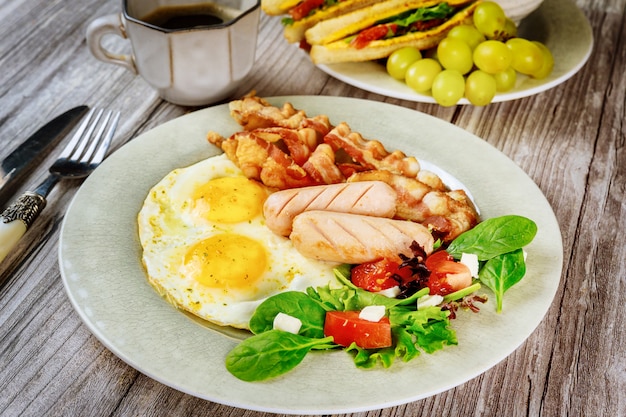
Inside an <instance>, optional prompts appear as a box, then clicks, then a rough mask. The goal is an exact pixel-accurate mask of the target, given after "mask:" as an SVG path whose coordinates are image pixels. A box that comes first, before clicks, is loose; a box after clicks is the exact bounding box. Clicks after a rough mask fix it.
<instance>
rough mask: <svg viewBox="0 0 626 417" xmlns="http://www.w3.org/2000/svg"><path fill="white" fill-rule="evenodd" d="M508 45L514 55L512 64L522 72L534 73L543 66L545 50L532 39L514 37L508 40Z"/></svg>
mask: <svg viewBox="0 0 626 417" xmlns="http://www.w3.org/2000/svg"><path fill="white" fill-rule="evenodd" d="M506 46H507V48H509V50H510V51H511V53H512V55H513V61H512V62H511V66H512V67H513V68H514V69H515V71H517V72H519V73H521V74H526V75H530V74H534V73H536V72H538V71H539V70H540V69H541V67H542V66H543V52H541V49H540V48H539V47H538V46H537V45H535V44H534V43H532V42H531V41H529V40H527V39H523V38H513V39H509V40H508V41H506Z"/></svg>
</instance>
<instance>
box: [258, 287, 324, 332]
mask: <svg viewBox="0 0 626 417" xmlns="http://www.w3.org/2000/svg"><path fill="white" fill-rule="evenodd" d="M278 313H284V314H288V315H290V316H292V317H296V318H298V319H300V321H301V322H302V328H301V329H300V332H299V334H300V335H302V336H306V337H313V338H315V337H319V338H321V337H324V318H325V317H326V310H325V309H324V307H322V306H321V305H320V304H319V303H318V302H316V301H315V300H314V299H312V298H311V297H309V296H308V295H306V294H305V293H303V292H300V291H287V292H284V293H279V294H276V295H273V296H271V297H269V298H268V299H267V300H265V301H263V302H262V303H261V304H260V305H259V306H258V307H257V309H256V311H255V312H254V314H253V315H252V318H251V319H250V331H252V333H254V334H260V333H263V332H266V331H268V330H272V329H273V327H274V318H275V317H276V315H277V314H278Z"/></svg>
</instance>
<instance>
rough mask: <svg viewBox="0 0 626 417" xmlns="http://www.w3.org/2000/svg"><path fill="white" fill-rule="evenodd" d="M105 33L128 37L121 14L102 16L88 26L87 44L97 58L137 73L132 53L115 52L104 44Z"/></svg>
mask: <svg viewBox="0 0 626 417" xmlns="http://www.w3.org/2000/svg"><path fill="white" fill-rule="evenodd" d="M105 35H117V36H119V37H121V38H123V39H128V37H127V36H126V30H125V28H124V22H123V21H122V15H121V14H111V15H108V16H102V17H99V18H97V19H96V20H94V21H93V22H91V23H90V24H89V26H87V36H86V37H87V46H88V47H89V50H90V51H91V53H92V54H93V56H94V57H96V59H99V60H100V61H103V62H108V63H110V64H115V65H120V66H122V67H124V68H126V69H127V70H129V71H130V72H132V73H133V74H137V67H135V60H134V59H133V56H132V55H126V54H115V53H113V52H111V51H109V50H107V49H106V48H104V47H103V46H102V38H103V37H104V36H105Z"/></svg>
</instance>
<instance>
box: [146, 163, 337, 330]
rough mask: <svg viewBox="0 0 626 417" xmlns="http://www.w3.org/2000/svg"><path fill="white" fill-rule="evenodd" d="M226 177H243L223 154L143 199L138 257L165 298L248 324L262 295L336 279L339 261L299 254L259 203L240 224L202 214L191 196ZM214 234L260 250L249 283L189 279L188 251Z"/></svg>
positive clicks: (222, 321)
mask: <svg viewBox="0 0 626 417" xmlns="http://www.w3.org/2000/svg"><path fill="white" fill-rule="evenodd" d="M224 177H243V174H242V172H241V170H240V169H239V168H238V167H237V166H236V165H235V164H234V163H233V162H232V161H230V160H229V159H228V158H227V157H226V155H224V154H221V155H218V156H214V157H211V158H208V159H206V160H203V161H200V162H198V163H196V164H194V165H191V166H189V167H186V168H180V169H176V170H174V171H172V172H170V173H169V174H168V175H166V176H165V177H164V178H163V179H162V180H161V181H160V182H159V183H158V184H156V185H155V186H154V187H153V188H152V189H151V190H150V192H149V194H148V196H147V197H146V199H145V201H144V204H143V207H142V208H141V210H140V212H139V214H138V230H139V238H140V242H141V245H142V247H143V255H142V261H143V264H144V266H145V269H146V272H147V275H148V280H149V282H150V283H151V284H152V285H153V286H154V288H155V289H156V290H157V291H158V292H159V293H160V294H161V295H162V296H164V297H165V298H166V299H167V300H168V301H169V302H170V303H172V304H174V305H175V306H176V307H178V308H181V309H184V310H186V311H189V312H191V313H193V314H195V315H197V316H199V317H201V318H203V319H205V320H208V321H210V322H212V323H215V324H219V325H224V326H226V325H227V326H232V327H236V328H244V329H245V328H248V322H249V320H250V317H251V316H252V314H253V313H254V310H255V309H256V307H257V306H258V305H259V304H260V303H261V302H262V301H263V300H264V299H266V298H267V297H269V296H271V295H273V294H276V293H279V292H282V291H287V290H297V291H304V290H305V289H306V288H307V287H310V286H313V287H317V286H324V285H327V284H329V283H334V282H336V281H335V280H336V279H335V277H334V275H333V268H334V267H335V266H336V264H332V263H327V262H321V261H316V260H313V259H309V258H305V257H304V256H302V255H301V254H300V253H299V252H298V251H297V250H296V249H295V248H294V247H293V245H292V243H291V241H290V240H289V239H288V238H285V237H282V236H278V235H276V234H274V233H272V232H271V231H270V230H269V229H268V228H267V227H266V226H265V219H264V217H263V214H262V210H261V208H260V207H259V212H258V213H257V214H256V215H254V216H253V217H252V218H250V219H246V220H244V221H240V222H235V223H226V222H221V221H215V220H210V219H207V217H206V215H205V213H206V208H207V207H206V206H202V205H201V204H199V203H198V201H195V200H194V193H196V191H197V190H198V189H199V188H200V187H202V186H203V185H204V184H206V183H207V182H209V181H211V180H215V179H218V178H224ZM261 187H263V186H261ZM263 188H265V187H263ZM265 191H266V192H267V193H268V194H269V192H270V191H269V190H267V189H265ZM234 194H235V195H236V193H234ZM218 236H223V237H225V238H229V237H233V236H235V237H236V236H244V237H245V238H247V239H250V240H251V244H253V245H255V246H259V247H262V248H263V251H264V252H265V254H266V256H267V264H266V267H265V268H264V269H263V271H262V273H261V275H260V277H259V279H258V280H257V281H256V282H255V283H254V284H253V285H250V286H248V285H243V286H236V285H235V286H234V287H231V286H230V283H229V282H228V275H229V274H228V273H227V274H225V275H226V277H225V281H224V280H222V281H220V282H219V283H216V282H214V281H210V282H211V284H210V285H205V284H203V283H202V282H200V281H201V280H199V279H196V278H194V276H193V273H194V271H195V269H194V268H193V267H190V266H189V264H185V257H186V256H188V252H189V251H190V248H192V247H193V246H194V245H195V244H197V243H198V242H201V241H203V240H205V239H211V238H213V239H215V238H216V237H218ZM244 254H245V253H244ZM209 256H213V255H211V254H209ZM233 265H241V263H238V264H233ZM244 269H245V268H244ZM229 273H230V271H229ZM245 274H246V276H247V272H245ZM223 278H224V277H223ZM206 282H209V281H206Z"/></svg>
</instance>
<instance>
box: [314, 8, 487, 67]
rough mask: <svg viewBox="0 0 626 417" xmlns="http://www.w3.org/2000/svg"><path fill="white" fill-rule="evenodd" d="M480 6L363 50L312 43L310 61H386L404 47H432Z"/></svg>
mask: <svg viewBox="0 0 626 417" xmlns="http://www.w3.org/2000/svg"><path fill="white" fill-rule="evenodd" d="M477 4H478V3H473V4H471V5H469V6H468V7H466V8H464V9H462V10H461V11H459V12H458V13H456V14H455V15H454V16H452V17H451V18H450V19H448V20H446V21H445V22H444V23H442V24H441V25H439V26H437V27H434V28H432V29H429V30H426V31H419V32H411V33H408V34H406V35H403V36H398V37H395V38H390V39H384V40H376V41H372V42H371V43H369V44H368V45H367V46H366V47H365V48H362V49H357V48H354V47H352V46H351V45H350V43H349V42H347V41H345V40H344V39H342V38H340V39H338V40H335V41H333V42H330V43H326V44H313V45H312V47H311V51H310V56H311V60H312V61H313V63H314V64H333V63H339V62H363V61H372V60H376V59H381V58H386V57H388V56H389V55H391V53H392V52H393V51H395V50H396V49H400V48H403V47H405V46H414V47H416V48H418V49H420V50H424V49H430V48H433V47H435V46H436V45H437V44H438V43H439V42H440V41H441V40H442V39H443V38H445V36H446V35H447V34H448V32H449V31H450V30H451V29H452V28H454V27H455V26H458V25H461V24H463V23H470V22H471V19H472V14H473V13H474V9H475V8H476V6H477ZM353 14H354V13H353ZM346 16H347V15H346ZM327 22H330V21H327ZM322 23H325V22H322ZM322 23H320V24H318V25H316V26H315V27H314V28H312V29H310V30H309V31H307V32H306V36H307V40H308V39H309V33H310V32H311V30H313V29H316V28H317V27H318V26H319V25H321V24H322ZM346 36H349V35H346Z"/></svg>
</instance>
